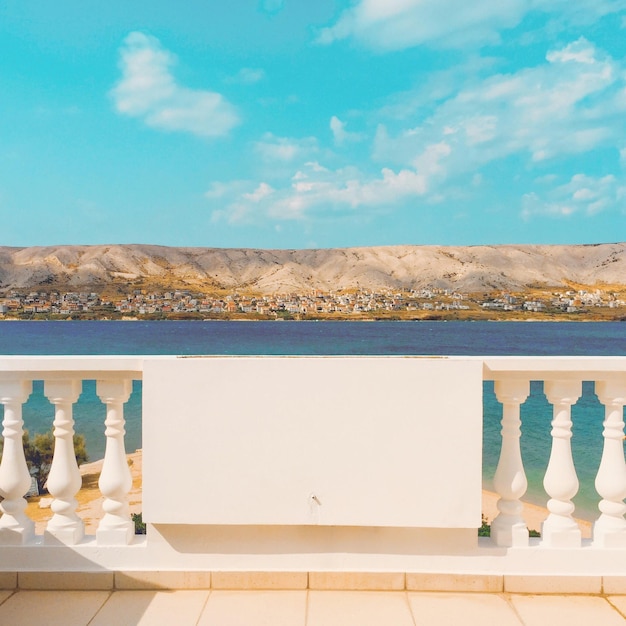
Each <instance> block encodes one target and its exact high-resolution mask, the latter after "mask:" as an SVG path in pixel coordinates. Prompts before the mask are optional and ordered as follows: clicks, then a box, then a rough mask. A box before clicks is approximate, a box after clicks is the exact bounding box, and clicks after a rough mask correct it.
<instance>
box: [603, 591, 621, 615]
mask: <svg viewBox="0 0 626 626" xmlns="http://www.w3.org/2000/svg"><path fill="white" fill-rule="evenodd" d="M604 599H605V600H606V601H607V603H608V605H609V606H610V607H611V608H612V609H613V610H614V611H616V612H617V614H618V615H619V616H620V617H624V618H626V615H624V613H622V612H621V611H620V610H619V608H618V607H616V606H615V605H614V604H613V603H612V602H611V598H610V597H609V596H604Z"/></svg>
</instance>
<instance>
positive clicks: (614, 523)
mask: <svg viewBox="0 0 626 626" xmlns="http://www.w3.org/2000/svg"><path fill="white" fill-rule="evenodd" d="M596 395H597V396H598V399H599V400H600V402H601V403H602V404H604V406H605V420H604V431H603V433H602V435H603V437H604V446H603V451H602V460H601V461H600V468H599V470H598V474H597V476H596V489H597V491H598V493H599V494H600V496H601V497H602V500H601V502H600V504H599V509H600V511H601V515H600V517H599V518H598V519H597V520H596V522H595V524H594V525H593V542H594V545H596V546H598V547H603V548H626V520H625V519H624V514H625V513H626V504H624V498H626V462H625V461H624V444H623V439H624V404H626V379H622V380H615V379H613V380H604V381H599V382H596Z"/></svg>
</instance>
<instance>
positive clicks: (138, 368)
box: [0, 355, 145, 380]
mask: <svg viewBox="0 0 626 626" xmlns="http://www.w3.org/2000/svg"><path fill="white" fill-rule="evenodd" d="M144 361H145V358H144V357H141V356H126V355H124V356H117V355H105V356H83V355H79V356H58V355H54V356H53V355H42V356H12V355H11V356H1V357H0V379H7V378H15V377H16V376H17V377H19V378H31V379H32V378H35V379H36V378H39V377H41V378H48V377H58V376H59V375H63V376H66V375H68V374H69V375H71V376H76V377H80V378H86V379H89V378H100V377H107V378H108V377H111V376H114V377H122V378H131V379H133V380H140V379H141V378H142V372H143V364H144Z"/></svg>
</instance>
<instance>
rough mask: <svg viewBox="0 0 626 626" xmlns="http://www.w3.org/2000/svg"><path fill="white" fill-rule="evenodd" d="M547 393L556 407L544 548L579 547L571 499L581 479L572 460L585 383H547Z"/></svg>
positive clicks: (553, 423) (574, 381)
mask: <svg viewBox="0 0 626 626" xmlns="http://www.w3.org/2000/svg"><path fill="white" fill-rule="evenodd" d="M544 391H545V394H546V397H547V398H548V402H550V403H551V404H552V405H553V406H554V418H553V420H552V432H551V435H552V450H551V451H550V461H549V462H548V469H547V470H546V475H545V476H544V479H543V486H544V487H545V490H546V492H547V493H548V495H549V496H550V500H548V511H549V512H550V514H549V515H548V518H547V519H546V520H545V522H544V523H543V524H542V526H541V537H542V542H541V543H542V545H544V546H548V547H555V548H572V547H578V546H580V542H581V533H580V528H579V527H578V524H577V523H576V521H575V520H574V518H573V517H572V513H573V512H574V508H575V506H574V503H573V502H572V498H573V497H574V496H575V495H576V493H577V492H578V478H577V476H576V468H575V467H574V460H573V458H572V442H571V438H572V420H571V410H572V405H573V404H576V401H577V400H578V398H580V395H581V393H582V383H581V382H580V381H576V380H551V381H546V383H545V385H544Z"/></svg>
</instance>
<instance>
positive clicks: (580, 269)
mask: <svg viewBox="0 0 626 626" xmlns="http://www.w3.org/2000/svg"><path fill="white" fill-rule="evenodd" d="M570 284H577V285H588V286H593V285H600V284H604V285H622V286H623V285H626V243H624V242H621V243H606V244H576V245H543V244H502V245H491V246H490V245H476V246H437V245H427V246H421V245H395V246H371V247H352V248H328V249H302V250H297V249H286V250H283V249H276V250H270V249H256V248H202V247H172V246H159V245H151V244H110V245H59V246H32V247H8V246H0V291H3V292H6V291H8V290H11V289H32V290H51V289H68V290H79V289H89V290H103V289H109V288H115V289H118V290H120V291H123V290H124V289H128V288H131V287H132V288H155V289H156V288H162V289H174V288H175V289H196V290H198V291H203V292H207V293H208V292H211V291H220V290H222V291H223V290H227V291H234V290H241V291H248V292H250V293H259V294H271V293H288V292H300V293H302V292H305V291H310V290H314V289H315V290H320V291H326V292H327V291H332V290H349V289H359V288H360V289H420V288H426V287H429V288H441V289H455V290H458V291H464V292H478V291H494V290H511V291H521V290H524V289H529V288H533V287H564V286H568V285H570Z"/></svg>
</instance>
